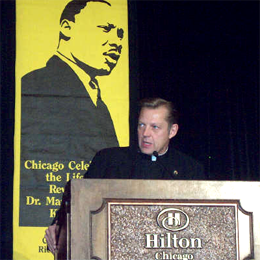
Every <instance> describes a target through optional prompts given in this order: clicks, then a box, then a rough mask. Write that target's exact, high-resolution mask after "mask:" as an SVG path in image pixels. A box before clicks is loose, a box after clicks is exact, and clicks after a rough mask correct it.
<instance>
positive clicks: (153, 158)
mask: <svg viewBox="0 0 260 260" xmlns="http://www.w3.org/2000/svg"><path fill="white" fill-rule="evenodd" d="M168 149H169V146H168V147H167V149H166V150H165V152H164V153H161V154H158V156H163V155H165V154H166V153H167V152H168ZM151 160H152V161H153V162H156V160H157V157H156V156H155V155H153V154H152V156H151Z"/></svg>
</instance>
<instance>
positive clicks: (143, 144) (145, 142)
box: [138, 106, 178, 155]
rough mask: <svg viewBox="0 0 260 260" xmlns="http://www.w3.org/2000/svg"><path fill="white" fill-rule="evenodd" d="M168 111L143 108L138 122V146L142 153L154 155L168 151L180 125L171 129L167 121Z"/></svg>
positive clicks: (163, 108)
mask: <svg viewBox="0 0 260 260" xmlns="http://www.w3.org/2000/svg"><path fill="white" fill-rule="evenodd" d="M167 115H168V110H167V109H166V108H165V107H164V106H161V107H159V108H156V109H151V108H142V110H141V112H140V115H139V121H138V145H139V148H140V150H141V152H142V153H145V154H150V155H151V154H152V153H153V152H154V151H157V152H158V154H162V153H164V152H165V151H166V149H167V147H168V145H169V142H170V139H171V138H172V137H174V136H175V135H176V134H177V132H178V125H177V124H173V125H172V126H171V128H169V124H168V122H167V121H166V118H167Z"/></svg>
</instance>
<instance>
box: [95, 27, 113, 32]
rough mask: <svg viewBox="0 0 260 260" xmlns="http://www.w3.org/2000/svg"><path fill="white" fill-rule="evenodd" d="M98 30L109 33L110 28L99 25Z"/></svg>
mask: <svg viewBox="0 0 260 260" xmlns="http://www.w3.org/2000/svg"><path fill="white" fill-rule="evenodd" d="M98 28H101V29H103V32H110V31H111V28H110V27H109V26H102V25H99V26H98Z"/></svg>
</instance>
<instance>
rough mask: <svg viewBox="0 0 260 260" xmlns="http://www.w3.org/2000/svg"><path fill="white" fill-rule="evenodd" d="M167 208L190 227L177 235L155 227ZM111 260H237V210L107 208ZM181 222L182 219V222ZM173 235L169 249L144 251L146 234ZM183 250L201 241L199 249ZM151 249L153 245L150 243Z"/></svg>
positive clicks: (144, 207) (218, 208)
mask: <svg viewBox="0 0 260 260" xmlns="http://www.w3.org/2000/svg"><path fill="white" fill-rule="evenodd" d="M166 208H176V209H180V210H182V211H184V212H185V213H186V214H187V215H188V217H189V225H188V226H187V227H186V228H185V229H183V230H180V231H169V230H166V229H165V228H163V227H160V226H159V225H158V223H157V216H158V214H159V213H160V212H161V211H162V210H164V209H166ZM109 214H110V223H108V225H109V230H110V233H109V235H110V237H109V239H110V258H109V259H111V260H140V259H142V260H152V259H184V260H185V259H197V260H236V259H238V256H237V247H238V245H237V241H236V235H237V234H236V225H237V223H236V207H235V206H233V205H226V206H212V205H183V204H179V205H176V204H174V205H169V204H168V205H167V206H166V205H160V204H158V205H145V204H144V205H135V204H131V205H125V204H124V203H122V204H119V205H116V204H111V205H110V212H109ZM182 221H183V219H182ZM167 233H170V234H171V236H172V235H174V234H176V237H177V239H175V245H177V246H176V247H174V243H173V242H172V243H171V248H146V234H158V236H159V237H160V236H163V235H164V237H167ZM181 238H184V240H182V242H183V244H182V245H183V247H186V245H187V244H186V243H187V241H188V240H190V239H192V238H194V239H195V238H200V239H201V241H202V246H201V248H181V246H179V244H178V243H179V241H180V240H181ZM151 244H152V245H153V243H151Z"/></svg>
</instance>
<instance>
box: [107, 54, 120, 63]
mask: <svg viewBox="0 0 260 260" xmlns="http://www.w3.org/2000/svg"><path fill="white" fill-rule="evenodd" d="M103 55H104V56H108V57H110V58H111V59H112V60H114V61H118V59H119V58H120V55H118V54H116V53H112V52H104V53H103Z"/></svg>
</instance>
